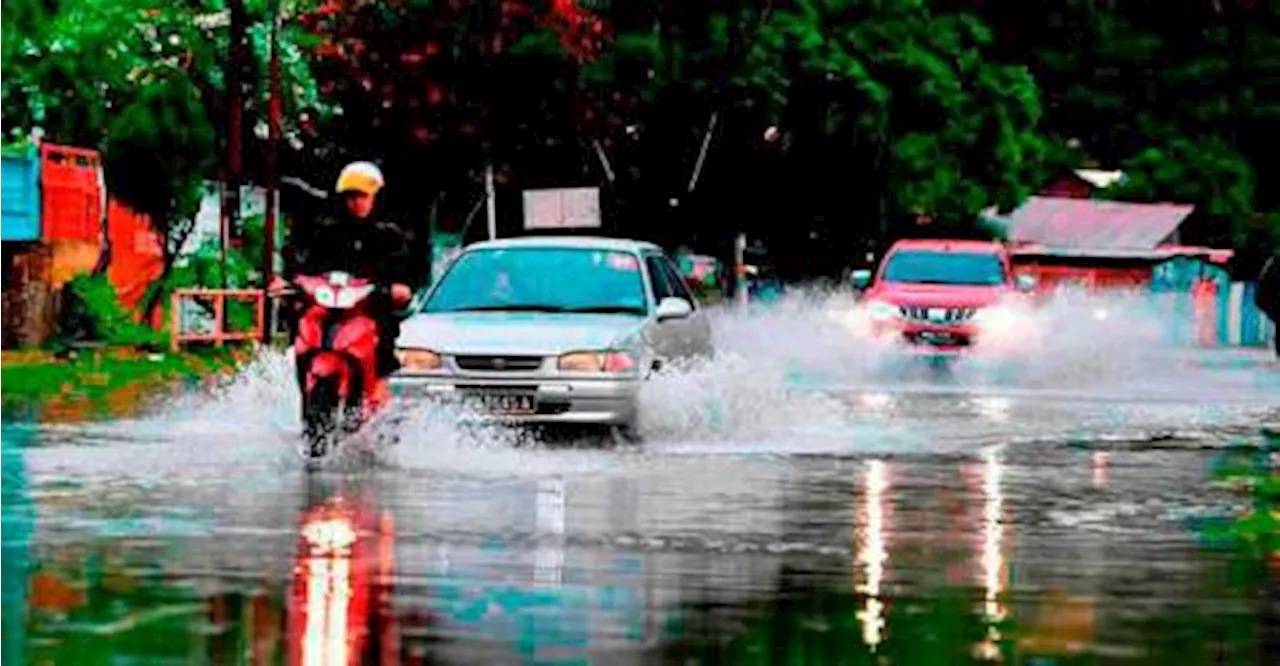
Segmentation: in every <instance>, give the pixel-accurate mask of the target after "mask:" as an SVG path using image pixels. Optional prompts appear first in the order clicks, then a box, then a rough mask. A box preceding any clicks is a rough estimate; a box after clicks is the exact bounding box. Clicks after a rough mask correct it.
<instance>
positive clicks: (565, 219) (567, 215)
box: [524, 187, 600, 230]
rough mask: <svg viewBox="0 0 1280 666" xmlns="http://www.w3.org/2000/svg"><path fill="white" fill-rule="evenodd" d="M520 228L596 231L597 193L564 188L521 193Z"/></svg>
mask: <svg viewBox="0 0 1280 666" xmlns="http://www.w3.org/2000/svg"><path fill="white" fill-rule="evenodd" d="M524 228H525V229H526V230H531V229H598V228H600V190H599V188H595V187H566V188H555V189H544V190H525V191H524Z"/></svg>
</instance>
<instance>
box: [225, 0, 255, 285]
mask: <svg viewBox="0 0 1280 666" xmlns="http://www.w3.org/2000/svg"><path fill="white" fill-rule="evenodd" d="M227 13H228V21H229V24H228V31H229V33H230V37H231V40H230V43H229V45H228V53H227V67H226V79H227V100H226V101H227V155H226V158H227V162H226V167H225V168H224V170H223V176H222V197H221V198H222V205H221V206H220V213H221V214H220V218H221V220H220V222H221V226H222V228H221V230H220V231H221V234H220V235H221V237H222V238H221V241H222V242H221V247H222V265H223V266H226V264H227V248H228V247H229V246H230V245H231V240H232V230H233V229H234V228H235V227H237V226H239V222H240V182H241V178H242V177H243V171H244V167H243V164H244V162H243V157H242V155H241V147H242V145H241V144H242V139H243V137H244V124H243V122H244V121H243V119H244V98H243V92H244V70H245V62H246V61H247V60H248V58H247V56H248V54H247V53H246V51H245V27H246V26H245V24H246V23H247V22H248V19H249V17H248V14H247V13H246V12H245V8H244V0H228V2H227ZM222 286H223V287H224V288H225V287H226V286H227V273H226V271H225V270H224V271H222Z"/></svg>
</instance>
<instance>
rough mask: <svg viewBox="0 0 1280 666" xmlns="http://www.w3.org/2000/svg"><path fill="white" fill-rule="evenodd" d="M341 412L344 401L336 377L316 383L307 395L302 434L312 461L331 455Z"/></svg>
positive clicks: (322, 379)
mask: <svg viewBox="0 0 1280 666" xmlns="http://www.w3.org/2000/svg"><path fill="white" fill-rule="evenodd" d="M341 411H342V398H341V396H340V395H339V392H338V380H337V378H336V377H324V378H321V379H318V380H316V383H315V385H314V386H312V388H311V391H310V392H309V393H307V394H305V395H303V399H302V433H303V438H304V439H305V440H306V447H307V449H306V455H307V457H308V458H310V459H312V460H315V459H318V458H323V457H324V455H325V454H326V453H328V452H329V446H330V444H331V443H332V442H333V438H334V437H336V436H337V435H338V424H339V422H340V421H341Z"/></svg>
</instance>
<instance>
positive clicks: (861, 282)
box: [849, 268, 871, 291]
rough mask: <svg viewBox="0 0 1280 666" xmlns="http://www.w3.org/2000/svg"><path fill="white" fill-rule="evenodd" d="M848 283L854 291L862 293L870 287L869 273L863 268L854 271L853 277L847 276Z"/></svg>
mask: <svg viewBox="0 0 1280 666" xmlns="http://www.w3.org/2000/svg"><path fill="white" fill-rule="evenodd" d="M849 282H850V284H852V285H853V288H854V289H855V290H857V291H862V290H863V289H866V288H867V287H869V286H871V271H869V270H866V269H865V268H864V269H859V270H856V271H854V272H853V275H851V276H849Z"/></svg>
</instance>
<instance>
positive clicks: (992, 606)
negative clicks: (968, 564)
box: [981, 449, 1005, 659]
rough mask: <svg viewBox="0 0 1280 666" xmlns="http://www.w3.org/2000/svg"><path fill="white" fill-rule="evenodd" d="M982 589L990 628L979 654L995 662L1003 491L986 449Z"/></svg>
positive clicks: (1000, 615) (995, 460)
mask: <svg viewBox="0 0 1280 666" xmlns="http://www.w3.org/2000/svg"><path fill="white" fill-rule="evenodd" d="M982 457H983V463H982V587H983V602H984V603H983V608H982V610H983V614H984V616H985V617H986V620H987V623H988V625H989V628H988V630H987V640H986V641H984V642H983V644H982V647H981V654H982V656H983V657H984V658H987V659H995V658H996V657H997V656H998V655H999V650H998V644H999V641H1000V630H999V628H998V627H999V624H1000V623H1002V622H1003V621H1004V619H1005V609H1004V606H1003V605H1002V604H1001V603H1000V595H1001V593H1002V592H1004V574H1005V571H1004V553H1003V552H1002V551H1001V546H1002V545H1003V538H1002V537H1003V534H1002V531H1003V521H1002V519H1001V513H1000V512H1001V508H1002V506H1003V504H1004V491H1003V489H1002V488H1001V485H1000V481H1001V473H1002V471H1003V470H1002V469H1001V463H1000V457H999V454H998V452H997V451H996V450H995V449H987V450H985V451H983V454H982Z"/></svg>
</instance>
